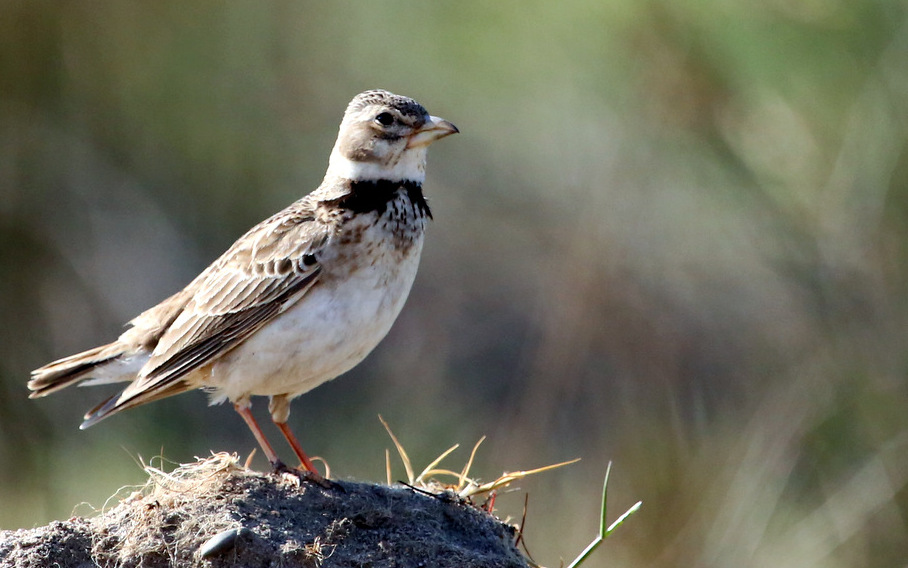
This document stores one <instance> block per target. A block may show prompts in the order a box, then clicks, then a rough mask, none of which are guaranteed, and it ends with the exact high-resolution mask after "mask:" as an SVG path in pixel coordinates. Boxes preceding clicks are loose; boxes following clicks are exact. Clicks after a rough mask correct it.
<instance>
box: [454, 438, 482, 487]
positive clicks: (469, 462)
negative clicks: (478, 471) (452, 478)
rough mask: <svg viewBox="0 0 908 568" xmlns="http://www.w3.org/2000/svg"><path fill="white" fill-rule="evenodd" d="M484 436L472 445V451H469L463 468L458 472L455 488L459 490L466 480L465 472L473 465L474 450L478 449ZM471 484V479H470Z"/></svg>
mask: <svg viewBox="0 0 908 568" xmlns="http://www.w3.org/2000/svg"><path fill="white" fill-rule="evenodd" d="M485 440H486V437H485V436H483V437H482V438H480V439H479V441H478V442H476V445H475V446H473V451H472V452H470V459H469V460H468V461H467V463H466V465H464V466H463V470H462V471H461V472H460V480H459V481H458V482H457V490H458V491H460V490H461V489H462V488H463V487H464V481H465V480H467V479H468V478H467V474H468V473H470V468H471V467H473V459H474V458H475V457H476V451H477V450H478V449H479V446H480V445H481V444H482V443H483V442H485ZM470 483H471V484H472V481H470Z"/></svg>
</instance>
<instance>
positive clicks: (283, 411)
mask: <svg viewBox="0 0 908 568" xmlns="http://www.w3.org/2000/svg"><path fill="white" fill-rule="evenodd" d="M268 410H269V411H270V412H271V420H272V421H274V424H275V425H276V426H277V427H278V428H279V429H280V430H281V433H282V434H283V435H284V437H285V438H287V442H288V443H289V444H290V447H291V448H293V453H295V454H296V457H298V458H299V460H300V465H301V466H302V467H303V469H305V470H306V471H308V472H310V473H313V474H315V475H316V476H317V478H318V479H322V476H321V475H320V474H319V473H318V470H316V469H315V466H314V465H312V460H310V459H309V456H307V455H306V452H304V451H303V447H302V446H301V445H300V443H299V441H298V440H297V439H296V436H294V435H293V432H292V431H290V427H289V426H287V419H288V418H290V399H289V398H287V397H286V396H283V395H275V396H272V397H271V400H270V401H269V402H268Z"/></svg>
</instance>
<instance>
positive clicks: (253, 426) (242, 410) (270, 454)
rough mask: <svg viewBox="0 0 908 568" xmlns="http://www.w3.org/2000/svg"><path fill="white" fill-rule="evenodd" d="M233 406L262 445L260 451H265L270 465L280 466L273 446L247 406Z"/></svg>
mask: <svg viewBox="0 0 908 568" xmlns="http://www.w3.org/2000/svg"><path fill="white" fill-rule="evenodd" d="M233 408H234V410H236V411H237V413H238V414H239V415H240V416H242V417H243V420H245V421H246V425H247V426H249V429H250V430H252V435H253V436H255V439H256V440H258V443H259V446H261V447H262V451H264V452H265V457H266V458H268V461H269V462H270V463H271V466H272V467H274V468H277V467H279V466H281V465H282V464H281V460H280V458H278V457H277V453H276V452H275V451H274V448H272V447H271V444H270V443H269V442H268V439H267V438H265V434H264V433H263V432H262V429H261V428H259V425H258V423H257V422H256V421H255V418H254V417H253V416H252V411H251V410H249V407H248V406H246V407H240V405H238V404H234V405H233ZM285 435H286V434H285Z"/></svg>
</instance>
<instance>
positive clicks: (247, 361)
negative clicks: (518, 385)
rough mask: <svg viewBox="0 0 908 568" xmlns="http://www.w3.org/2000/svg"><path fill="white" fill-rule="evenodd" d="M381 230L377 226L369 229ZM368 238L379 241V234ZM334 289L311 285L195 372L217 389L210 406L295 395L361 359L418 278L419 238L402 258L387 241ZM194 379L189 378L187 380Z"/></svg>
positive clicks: (382, 334)
mask: <svg viewBox="0 0 908 568" xmlns="http://www.w3.org/2000/svg"><path fill="white" fill-rule="evenodd" d="M370 230H378V229H374V228H373V229H370ZM365 238H366V240H368V241H371V242H380V239H379V238H378V236H377V235H369V234H368V231H367V235H365ZM378 248H379V250H377V251H376V252H377V253H378V255H377V257H376V260H375V262H374V263H373V264H370V265H363V266H362V267H360V268H359V269H358V270H356V271H354V272H352V273H350V274H349V275H348V276H347V277H346V278H342V279H339V280H337V281H335V283H336V285H334V286H316V287H314V288H312V289H311V290H310V291H309V292H308V293H307V294H306V295H305V297H304V298H303V299H302V300H301V301H299V302H298V303H297V304H295V305H294V306H293V307H291V308H290V309H289V310H287V311H286V312H285V313H283V314H281V315H280V316H278V317H276V318H275V319H274V320H272V321H271V322H270V323H269V324H268V325H266V326H265V327H263V328H262V329H261V330H259V331H258V332H256V333H255V334H253V335H252V336H251V337H249V338H248V339H247V340H246V341H244V342H243V343H242V344H240V345H239V346H237V347H236V348H235V349H233V350H232V351H230V352H229V353H227V354H226V355H224V356H223V357H221V358H220V359H218V360H217V361H216V362H215V364H214V365H213V366H212V368H211V374H210V376H206V377H194V378H195V379H196V380H201V382H203V384H202V385H200V386H205V387H208V388H212V387H213V388H214V392H213V396H212V400H211V403H212V404H216V403H219V402H223V401H224V400H225V399H228V400H231V401H233V402H235V403H239V404H248V402H249V397H250V396H252V395H269V396H270V395H284V394H288V395H290V397H291V398H292V397H296V396H299V395H301V394H303V393H305V392H307V391H309V390H311V389H313V388H315V387H317V386H318V385H320V384H322V383H324V382H325V381H328V380H331V379H333V378H335V377H337V376H338V375H341V374H343V373H345V372H347V371H349V370H350V369H352V368H353V367H354V366H356V365H357V364H358V363H359V362H360V361H362V360H363V359H364V358H365V357H366V355H368V354H369V352H371V351H372V350H373V349H374V348H375V346H376V345H378V343H379V342H380V341H381V340H382V338H384V337H385V335H387V333H388V331H389V330H390V329H391V325H392V324H393V323H394V320H395V319H397V315H398V314H399V313H400V310H401V308H402V307H403V305H404V302H405V301H406V299H407V295H408V294H409V293H410V287H411V286H412V284H413V279H414V278H415V276H416V269H417V266H418V263H419V256H420V252H421V251H422V237H421V236H420V237H419V238H418V239H417V240H416V242H415V243H414V246H413V247H412V248H410V250H409V251H408V253H407V255H406V257H405V258H404V259H403V260H402V261H401V260H400V253H399V251H394V250H392V248H391V245H390V243H386V244H385V245H383V246H379V247H378ZM190 380H192V379H190Z"/></svg>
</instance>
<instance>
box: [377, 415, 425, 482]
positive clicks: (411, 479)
mask: <svg viewBox="0 0 908 568" xmlns="http://www.w3.org/2000/svg"><path fill="white" fill-rule="evenodd" d="M378 419H379V420H381V424H382V426H384V427H385V430H387V432H388V435H389V436H391V441H393V442H394V446H395V447H396V448H397V453H398V454H400V459H401V461H402V462H404V469H405V470H406V472H407V483H409V484H410V485H413V484H414V483H416V478H415V477H414V476H413V466H412V464H411V463H410V457H409V456H408V455H407V452H406V450H404V447H403V446H402V445H400V442H399V441H398V440H397V436H395V435H394V432H392V431H391V427H390V426H388V423H387V422H385V419H384V418H382V417H381V414H379V415H378ZM389 479H390V475H389ZM388 485H390V482H389V483H388Z"/></svg>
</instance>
